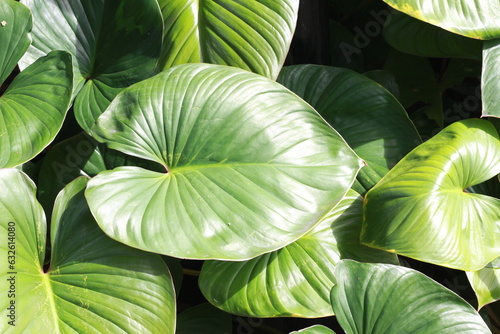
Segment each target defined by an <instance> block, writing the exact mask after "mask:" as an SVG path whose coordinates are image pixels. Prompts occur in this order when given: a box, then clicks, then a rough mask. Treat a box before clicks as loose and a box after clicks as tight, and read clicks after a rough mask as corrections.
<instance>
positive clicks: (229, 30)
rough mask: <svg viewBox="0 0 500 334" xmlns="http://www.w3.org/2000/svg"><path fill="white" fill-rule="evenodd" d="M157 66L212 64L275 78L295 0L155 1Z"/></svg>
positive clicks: (290, 32)
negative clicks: (159, 23)
mask: <svg viewBox="0 0 500 334" xmlns="http://www.w3.org/2000/svg"><path fill="white" fill-rule="evenodd" d="M158 2H159V4H160V7H161V8H162V14H163V20H164V24H165V30H164V37H163V43H164V44H163V50H162V55H161V58H160V68H162V69H166V68H170V67H172V66H175V65H179V64H184V63H198V62H205V63H213V64H221V65H229V66H234V67H239V68H242V69H246V70H249V71H252V72H255V73H258V74H261V75H263V76H266V77H269V78H271V79H275V78H276V76H277V75H278V73H279V70H280V68H281V66H282V64H283V62H284V61H285V57H286V55H287V53H288V48H289V46H290V43H291V40H292V36H293V33H294V30H295V24H296V21H297V14H298V8H299V1H298V0H281V1H275V0H255V1H233V0H208V1H195V0H174V1H172V0H159V1H158Z"/></svg>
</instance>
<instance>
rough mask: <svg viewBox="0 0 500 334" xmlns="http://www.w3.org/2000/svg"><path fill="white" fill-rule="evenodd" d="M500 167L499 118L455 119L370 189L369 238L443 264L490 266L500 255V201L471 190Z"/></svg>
mask: <svg viewBox="0 0 500 334" xmlns="http://www.w3.org/2000/svg"><path fill="white" fill-rule="evenodd" d="M472 138H473V140H471V139H472ZM499 172H500V140H499V138H498V134H497V132H496V131H495V128H494V127H493V126H492V125H491V123H489V122H487V121H485V120H479V119H470V120H465V121H460V122H455V123H453V124H452V125H450V126H448V127H447V128H445V129H444V130H443V131H441V132H440V133H439V134H438V135H436V136H435V137H433V138H432V139H430V140H429V141H427V142H425V143H424V144H422V145H420V146H419V147H417V148H416V149H415V150H413V151H412V152H411V153H410V154H408V155H407V156H406V157H405V158H404V159H403V160H402V161H401V162H400V163H399V164H398V165H396V167H394V168H393V169H392V170H391V171H390V172H389V173H388V174H387V175H386V176H385V178H383V179H382V180H381V181H380V182H379V183H378V184H377V185H376V186H375V187H374V188H372V189H371V190H370V191H369V192H368V193H367V195H366V199H365V215H364V216H365V221H364V224H363V230H362V233H361V242H363V243H364V244H367V245H370V246H373V247H376V248H381V249H385V250H389V251H393V252H396V253H398V254H402V255H405V256H408V257H412V258H416V259H419V260H422V261H426V262H431V263H435V264H438V265H442V266H448V267H452V268H457V269H462V270H478V269H480V268H482V267H484V266H485V265H486V264H487V263H488V262H490V261H492V260H493V259H495V258H496V257H498V256H500V234H499V233H498V221H499V220H500V200H499V199H497V198H494V197H490V196H486V195H482V194H474V193H467V192H465V191H464V190H465V189H467V188H468V187H470V186H473V185H475V184H479V183H481V182H484V181H486V180H488V179H490V178H492V177H496V176H497V174H498V173H499ZM485 236H487V237H485Z"/></svg>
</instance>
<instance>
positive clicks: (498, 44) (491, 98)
mask: <svg viewBox="0 0 500 334" xmlns="http://www.w3.org/2000/svg"><path fill="white" fill-rule="evenodd" d="M499 89H500V39H495V40H492V41H487V42H484V50H483V74H482V76H481V94H482V101H483V116H493V117H500V102H499V99H498V90H499Z"/></svg>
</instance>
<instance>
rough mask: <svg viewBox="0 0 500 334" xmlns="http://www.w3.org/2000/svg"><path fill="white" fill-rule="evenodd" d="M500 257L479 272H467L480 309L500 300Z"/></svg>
mask: <svg viewBox="0 0 500 334" xmlns="http://www.w3.org/2000/svg"><path fill="white" fill-rule="evenodd" d="M499 260H500V257H499V258H497V259H496V261H495V262H492V263H489V264H488V265H486V267H484V268H482V269H480V270H478V271H468V272H466V274H467V278H468V279H469V282H470V284H471V286H472V289H473V290H474V292H475V293H476V296H477V301H478V307H479V308H482V307H483V306H484V305H486V304H489V303H493V302H494V301H497V300H500V261H499Z"/></svg>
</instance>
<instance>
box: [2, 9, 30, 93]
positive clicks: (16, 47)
mask: <svg viewBox="0 0 500 334" xmlns="http://www.w3.org/2000/svg"><path fill="white" fill-rule="evenodd" d="M31 26H32V22H31V13H30V11H29V9H28V8H26V7H25V6H23V5H22V4H20V3H19V2H17V1H14V0H4V1H0V45H1V46H2V47H1V48H0V85H1V84H2V83H3V82H4V81H5V79H6V78H7V77H8V76H9V74H10V73H11V72H12V70H13V69H14V67H16V65H17V62H18V61H19V59H21V57H22V56H23V54H24V53H25V52H26V49H28V46H29V45H30V43H31V39H30V36H29V32H30V31H31Z"/></svg>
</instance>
